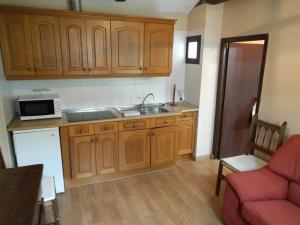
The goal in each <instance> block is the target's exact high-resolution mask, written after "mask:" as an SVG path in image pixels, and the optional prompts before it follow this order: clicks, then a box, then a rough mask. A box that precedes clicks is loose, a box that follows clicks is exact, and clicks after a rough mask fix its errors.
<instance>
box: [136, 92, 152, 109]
mask: <svg viewBox="0 0 300 225" xmlns="http://www.w3.org/2000/svg"><path fill="white" fill-rule="evenodd" d="M149 96H152V97H153V100H154V95H153V94H152V93H149V94H147V95H146V97H145V98H144V99H143V101H142V104H140V105H139V106H140V107H141V108H144V107H145V104H144V103H145V101H146V99H147V98H148V97H149Z"/></svg>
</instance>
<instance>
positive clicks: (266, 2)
mask: <svg viewBox="0 0 300 225" xmlns="http://www.w3.org/2000/svg"><path fill="white" fill-rule="evenodd" d="M223 21H224V24H223V30H222V36H223V37H228V36H238V35H250V34H260V33H269V45H268V52H267V59H266V68H265V74H264V81H263V88H262V96H261V104H260V112H259V117H260V118H262V119H264V120H267V121H270V122H275V123H282V122H283V121H285V120H286V121H287V122H288V130H287V134H288V135H292V134H296V133H300V119H299V115H300V104H299V99H300V90H299V87H300V74H299V71H300V44H299V40H300V1H299V0H276V1H274V0H263V1H262V0H243V1H240V0H231V1H229V2H226V3H225V5H224V17H223Z"/></svg>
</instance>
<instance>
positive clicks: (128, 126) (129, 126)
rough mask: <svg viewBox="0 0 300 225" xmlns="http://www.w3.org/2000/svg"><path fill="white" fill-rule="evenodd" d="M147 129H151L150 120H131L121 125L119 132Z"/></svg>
mask: <svg viewBox="0 0 300 225" xmlns="http://www.w3.org/2000/svg"><path fill="white" fill-rule="evenodd" d="M147 128H150V120H147V119H141V120H129V121H124V122H120V123H119V131H126V130H142V129H147Z"/></svg>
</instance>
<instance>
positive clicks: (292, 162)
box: [268, 135, 300, 184]
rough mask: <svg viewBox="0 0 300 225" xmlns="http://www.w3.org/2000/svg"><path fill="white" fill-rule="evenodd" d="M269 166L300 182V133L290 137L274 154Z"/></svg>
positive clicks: (282, 174)
mask: <svg viewBox="0 0 300 225" xmlns="http://www.w3.org/2000/svg"><path fill="white" fill-rule="evenodd" d="M268 166H269V168H270V169H271V170H273V171H274V172H276V173H278V174H280V175H281V176H285V177H287V178H289V179H290V180H292V181H294V182H296V183H298V184H300V135H295V136H293V137H291V138H289V139H288V140H287V141H286V142H285V143H284V144H283V145H282V146H281V147H280V148H279V149H278V150H277V151H276V153H275V154H274V155H273V157H272V158H271V160H270V162H269V165H268Z"/></svg>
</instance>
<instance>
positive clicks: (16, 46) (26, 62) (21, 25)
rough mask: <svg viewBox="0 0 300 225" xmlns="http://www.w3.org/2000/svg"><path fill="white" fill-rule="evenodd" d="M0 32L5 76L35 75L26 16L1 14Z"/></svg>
mask: <svg viewBox="0 0 300 225" xmlns="http://www.w3.org/2000/svg"><path fill="white" fill-rule="evenodd" d="M0 33H1V35H0V38H1V48H2V51H3V52H2V53H3V62H4V68H5V74H6V76H7V77H8V78H9V77H11V76H33V75H35V71H34V62H33V52H32V44H31V38H30V30H29V19H28V16H27V15H21V14H2V15H1V20H0Z"/></svg>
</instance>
